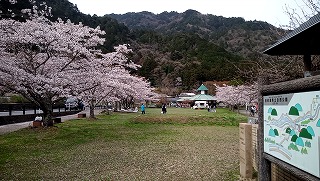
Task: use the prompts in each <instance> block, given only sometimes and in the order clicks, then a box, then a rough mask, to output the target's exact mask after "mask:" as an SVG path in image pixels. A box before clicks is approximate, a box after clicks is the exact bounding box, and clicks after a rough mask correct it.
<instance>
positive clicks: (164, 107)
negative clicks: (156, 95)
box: [162, 104, 167, 114]
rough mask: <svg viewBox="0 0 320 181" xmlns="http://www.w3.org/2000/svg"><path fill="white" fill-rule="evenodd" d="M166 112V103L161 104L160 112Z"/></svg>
mask: <svg viewBox="0 0 320 181" xmlns="http://www.w3.org/2000/svg"><path fill="white" fill-rule="evenodd" d="M166 113H167V107H166V104H162V114H166Z"/></svg>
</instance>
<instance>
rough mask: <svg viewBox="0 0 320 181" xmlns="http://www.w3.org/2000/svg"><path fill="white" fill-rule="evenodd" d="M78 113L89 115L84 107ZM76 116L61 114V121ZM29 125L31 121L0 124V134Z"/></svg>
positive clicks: (97, 112)
mask: <svg viewBox="0 0 320 181" xmlns="http://www.w3.org/2000/svg"><path fill="white" fill-rule="evenodd" d="M101 111H102V109H98V110H95V111H94V112H95V115H97V114H100V113H101ZM80 113H86V114H87V117H88V116H89V109H86V110H84V111H82V112H80ZM77 117H78V114H72V115H67V116H61V121H62V122H65V121H67V120H71V119H76V118H77ZM29 126H32V121H29V122H23V123H15V124H7V125H3V126H0V135H3V134H6V133H10V132H14V131H17V130H19V129H22V128H27V127H29Z"/></svg>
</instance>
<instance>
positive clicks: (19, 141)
mask: <svg viewBox="0 0 320 181" xmlns="http://www.w3.org/2000/svg"><path fill="white" fill-rule="evenodd" d="M160 112H161V110H160V109H156V108H153V109H151V108H150V109H148V108H147V109H146V114H145V115H141V114H140V113H112V115H100V116H99V117H98V120H95V121H89V120H87V119H77V120H72V121H67V122H64V123H61V124H57V125H56V126H55V127H51V128H46V129H44V128H43V129H31V128H28V129H23V130H20V131H17V132H13V133H10V134H6V135H1V136H0V155H1V157H0V180H238V175H239V156H238V154H239V144H238V143H239V129H238V126H237V125H238V123H239V122H246V121H247V118H246V117H245V116H242V115H239V114H237V113H232V112H229V111H228V110H226V109H218V112H217V113H208V112H207V111H206V110H191V109H179V108H169V109H168V114H166V115H163V114H160Z"/></svg>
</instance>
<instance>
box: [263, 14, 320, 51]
mask: <svg viewBox="0 0 320 181" xmlns="http://www.w3.org/2000/svg"><path fill="white" fill-rule="evenodd" d="M263 53H265V54H268V55H320V13H319V14H317V15H315V16H313V17H311V18H310V19H309V20H308V21H306V22H305V23H303V24H301V25H300V27H298V28H296V29H294V30H293V31H291V32H290V33H288V34H287V35H286V36H284V37H283V38H281V39H280V40H278V41H277V42H276V43H275V44H273V45H272V46H271V47H270V48H268V49H267V50H265V51H264V52H263Z"/></svg>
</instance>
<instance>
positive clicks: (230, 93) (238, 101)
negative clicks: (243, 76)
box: [216, 84, 258, 110]
mask: <svg viewBox="0 0 320 181" xmlns="http://www.w3.org/2000/svg"><path fill="white" fill-rule="evenodd" d="M257 92H258V88H257V84H253V85H239V86H229V85H225V86H222V87H220V86H216V96H217V100H218V101H219V102H224V103H225V104H227V105H228V106H229V107H230V108H231V109H232V110H233V109H234V107H239V106H244V105H246V104H250V103H251V102H252V101H253V100H254V99H256V98H257V96H258V94H257ZM238 110H239V109H238Z"/></svg>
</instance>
